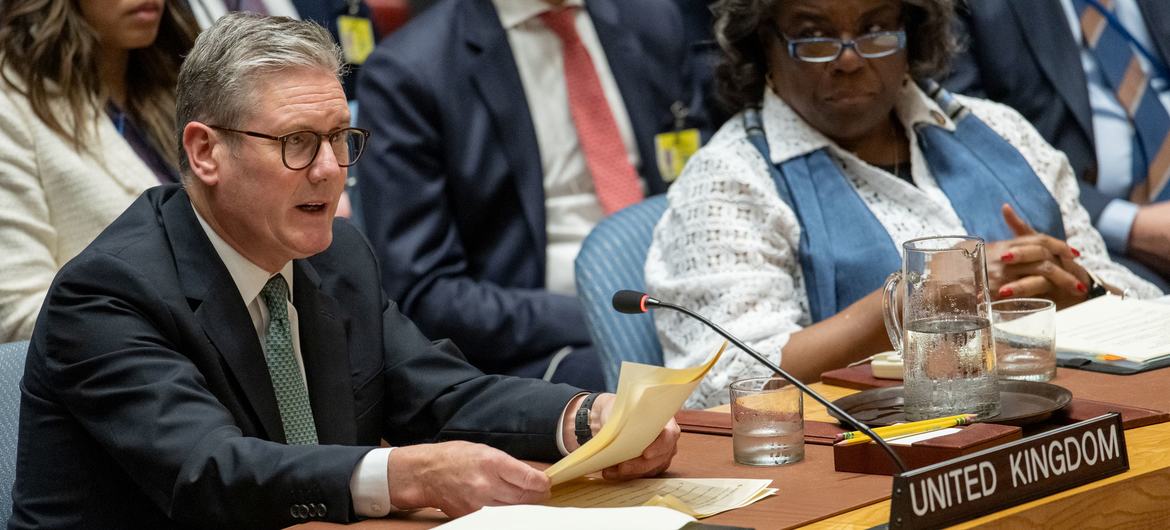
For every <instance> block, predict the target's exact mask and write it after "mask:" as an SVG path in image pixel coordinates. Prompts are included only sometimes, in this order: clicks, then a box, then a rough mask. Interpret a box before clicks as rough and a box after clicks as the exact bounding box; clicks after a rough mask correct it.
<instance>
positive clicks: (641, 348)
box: [576, 195, 666, 391]
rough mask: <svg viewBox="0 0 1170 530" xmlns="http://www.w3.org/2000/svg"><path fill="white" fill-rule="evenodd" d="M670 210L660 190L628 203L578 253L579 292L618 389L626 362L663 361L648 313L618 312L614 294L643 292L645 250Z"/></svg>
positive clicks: (609, 378) (610, 384) (608, 378)
mask: <svg viewBox="0 0 1170 530" xmlns="http://www.w3.org/2000/svg"><path fill="white" fill-rule="evenodd" d="M664 211H666V197H665V196H663V195H657V196H654V197H650V198H649V199H646V200H645V201H642V202H640V203H638V204H635V205H633V206H630V207H628V208H625V209H623V210H621V211H619V212H617V213H615V214H613V215H611V216H609V217H608V218H606V219H605V220H603V221H602V222H601V223H599V224H598V225H597V226H596V227H595V228H594V229H593V231H592V232H590V233H589V236H588V237H586V238H585V242H584V243H582V245H581V252H580V253H578V254H577V261H576V275H577V296H579V297H580V299H581V303H582V305H583V306H584V308H585V322H586V323H588V325H589V335H590V336H591V337H592V338H593V347H594V348H596V349H597V354H598V356H599V357H601V361H602V362H603V363H604V364H605V366H604V367H603V368H604V373H605V384H606V387H607V388H608V389H609V390H610V391H613V390H616V389H617V381H618V372H619V370H620V369H621V364H622V361H633V362H638V363H643V364H655V365H660V366H661V365H662V345H661V344H659V343H658V335H657V333H655V331H654V319H653V317H651V316H650V314H649V313H646V314H641V315H626V314H622V313H618V312H617V311H614V309H613V305H612V300H613V293H615V292H617V291H619V290H622V289H634V290H638V291H643V290H645V289H646V280H645V278H644V277H643V276H644V274H643V270H644V267H645V265H646V253H647V252H648V251H649V250H650V241H651V240H652V239H653V236H654V225H655V224H657V223H658V219H659V218H660V217H662V212H664Z"/></svg>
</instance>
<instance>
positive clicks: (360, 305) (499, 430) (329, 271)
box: [312, 222, 580, 461]
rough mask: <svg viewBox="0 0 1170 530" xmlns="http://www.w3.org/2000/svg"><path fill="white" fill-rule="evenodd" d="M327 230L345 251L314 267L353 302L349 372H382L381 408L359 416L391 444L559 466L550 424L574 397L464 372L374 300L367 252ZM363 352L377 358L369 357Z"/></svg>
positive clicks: (447, 352) (353, 237)
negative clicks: (468, 448)
mask: <svg viewBox="0 0 1170 530" xmlns="http://www.w3.org/2000/svg"><path fill="white" fill-rule="evenodd" d="M334 227H335V228H334V247H336V248H337V249H345V250H344V251H341V252H333V251H331V252H327V253H325V254H322V255H318V256H315V257H314V258H312V261H313V264H314V266H315V267H317V270H318V271H320V272H321V274H322V279H323V283H322V285H326V286H328V289H329V290H330V292H331V295H332V296H334V297H335V298H336V299H338V300H347V301H349V302H350V307H349V308H348V310H349V311H348V312H349V313H350V317H349V318H350V323H349V329H350V334H349V337H348V341H349V344H350V348H351V350H353V351H354V352H355V354H354V355H351V360H350V363H351V368H352V369H355V370H358V371H361V372H366V371H370V372H371V373H381V377H380V378H378V380H377V384H379V385H381V388H380V389H377V390H376V391H375V392H374V394H378V395H380V396H382V399H381V401H380V403H379V404H377V405H375V406H373V407H372V408H371V409H370V410H368V411H367V412H365V413H364V414H368V415H371V416H370V417H376V418H379V421H380V432H378V433H377V434H378V435H380V436H381V437H382V439H384V440H386V441H388V442H389V443H390V444H391V445H407V444H413V443H420V442H437V441H444V440H467V441H472V442H479V443H485V444H488V445H491V446H493V447H496V448H498V449H501V450H503V451H505V452H507V453H509V454H511V455H512V456H515V457H518V458H529V459H535V460H546V461H551V460H555V459H558V458H560V452H559V450H558V449H557V443H556V436H555V433H556V430H557V425H558V422H559V420H560V418H561V412H562V411H563V409H564V407H565V404H566V403H568V402H569V400H570V399H571V398H572V397H573V396H574V395H576V394H577V393H579V392H580V390H579V389H577V388H574V387H571V386H568V385H554V384H550V383H547V382H545V381H540V380H536V379H524V378H517V377H508V376H502V375H485V374H484V373H483V372H481V371H480V370H478V369H476V368H475V367H473V366H471V365H470V364H468V362H467V360H466V359H465V358H464V356H463V354H462V353H461V352H460V351H459V349H458V348H456V347H455V345H454V343H452V342H451V341H449V340H439V341H434V342H432V341H431V340H430V339H428V338H427V337H426V336H424V335H423V334H422V332H420V331H419V330H418V328H416V327H415V325H414V324H413V323H412V322H411V321H410V320H409V319H407V318H406V317H405V316H403V315H402V313H400V312H399V311H398V307H397V306H396V305H395V304H394V302H392V301H390V300H388V299H386V298H385V297H381V296H371V293H374V292H377V290H376V289H371V288H370V287H371V286H376V285H377V282H378V280H377V274H378V272H377V266H376V264H375V263H374V260H373V258H372V255H371V254H370V252H371V251H370V249H369V246H368V245H367V244H366V243H365V242H364V241H362V240H361V237H360V236H359V235H358V234H357V232H356V231H355V230H353V229H352V228H351V227H349V226H347V225H346V224H345V223H342V222H338V223H335V225H334ZM333 271H345V272H344V274H341V275H335V274H334V273H333ZM367 304H368V305H367ZM370 351H381V352H382V355H381V357H380V358H378V357H372V356H370V355H366V353H367V352H370ZM366 363H373V364H366ZM363 393H364V391H363ZM358 407H359V409H364V408H365V407H363V406H362V405H361V404H359V405H358ZM361 422H362V420H361V419H360V418H359V423H361ZM374 438H376V436H374ZM359 439H360V435H359Z"/></svg>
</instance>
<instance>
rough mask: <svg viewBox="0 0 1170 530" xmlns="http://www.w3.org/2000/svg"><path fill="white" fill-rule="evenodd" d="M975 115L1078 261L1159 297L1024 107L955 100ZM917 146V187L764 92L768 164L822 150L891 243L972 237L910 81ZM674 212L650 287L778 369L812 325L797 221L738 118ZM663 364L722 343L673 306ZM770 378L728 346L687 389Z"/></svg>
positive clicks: (718, 388)
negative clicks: (1048, 198) (1018, 159)
mask: <svg viewBox="0 0 1170 530" xmlns="http://www.w3.org/2000/svg"><path fill="white" fill-rule="evenodd" d="M956 97H958V99H959V101H960V102H962V103H963V104H964V105H966V106H967V107H968V108H969V109H970V110H971V112H972V113H973V114H974V115H975V116H978V117H979V119H981V120H983V122H984V123H986V124H987V125H988V127H990V128H991V129H993V130H994V131H995V132H997V133H998V134H999V135H1000V136H1002V137H1003V138H1004V139H1005V140H1007V142H1008V143H1010V144H1011V145H1012V146H1013V147H1015V148H1016V149H1017V150H1018V151H1019V152H1020V154H1021V155H1023V157H1024V159H1025V160H1027V162H1028V165H1029V166H1031V168H1032V170H1033V171H1034V172H1035V173H1036V176H1037V177H1039V178H1040V180H1041V181H1042V182H1043V183H1044V186H1045V187H1046V188H1047V189H1048V191H1049V192H1050V193H1051V194H1052V196H1053V197H1054V198H1055V200H1056V203H1057V204H1058V205H1059V207H1060V214H1061V217H1062V218H1063V220H1064V231H1065V234H1066V240H1067V242H1068V244H1069V245H1071V246H1072V247H1074V248H1076V249H1078V250H1080V252H1081V257H1080V258H1078V260H1077V261H1078V263H1080V265H1081V266H1083V267H1085V268H1086V269H1088V270H1090V271H1093V272H1094V273H1096V274H1097V275H1098V276H1099V277H1101V278H1102V279H1103V280H1104V281H1105V282H1107V283H1108V284H1110V285H1114V286H1117V287H1120V288H1123V289H1129V290H1130V291H1131V292H1132V294H1133V295H1135V296H1138V297H1142V298H1152V297H1154V296H1157V295H1159V294H1160V293H1159V291H1158V289H1157V287H1154V286H1153V285H1151V284H1150V283H1148V282H1146V281H1145V280H1142V279H1141V278H1139V277H1137V276H1136V275H1134V274H1133V273H1132V272H1130V271H1129V270H1128V269H1126V268H1124V267H1122V266H1120V265H1118V264H1116V263H1113V262H1112V261H1110V260H1109V255H1108V254H1107V252H1106V250H1105V244H1104V243H1103V242H1102V241H1101V236H1100V235H1099V234H1098V233H1097V231H1096V230H1094V229H1093V226H1092V224H1091V222H1090V220H1089V214H1088V213H1087V212H1086V211H1085V209H1084V207H1082V206H1081V203H1080V200H1079V195H1080V193H1079V188H1078V187H1077V180H1076V177H1075V176H1074V175H1073V173H1072V168H1071V167H1070V166H1069V164H1068V159H1067V158H1066V157H1065V156H1064V154H1063V153H1061V152H1060V151H1057V150H1056V149H1053V148H1052V146H1050V145H1049V144H1048V142H1045V141H1044V138H1042V137H1041V136H1040V133H1038V132H1036V129H1034V128H1033V127H1032V126H1031V125H1030V124H1028V122H1027V121H1026V120H1024V118H1023V117H1022V116H1020V114H1019V113H1018V112H1016V111H1015V110H1012V109H1011V108H1009V107H1007V106H1004V105H1001V104H999V103H994V102H990V101H986V100H980V99H974V98H967V97H963V96H956ZM895 112H896V114H897V117H898V119H899V120H900V121H901V122H902V125H903V126H904V127H905V130H906V131H911V133H910V134H909V135H908V139H909V141H910V160H911V175H912V178H913V182H914V183H913V184H911V183H909V182H906V181H905V180H902V179H901V178H898V177H896V176H894V175H892V174H890V173H889V172H887V171H885V170H883V169H881V168H878V167H875V166H873V165H870V164H868V163H866V162H865V161H863V160H861V159H860V158H858V157H857V156H856V155H854V154H853V153H851V152H849V151H847V150H845V149H842V148H841V147H840V146H838V145H837V144H835V143H834V142H833V141H832V140H830V139H829V138H827V137H826V136H825V135H823V134H821V133H820V132H819V131H817V130H816V129H814V128H813V127H812V126H810V125H809V124H808V122H806V121H804V120H803V119H802V118H801V117H800V116H799V115H798V114H797V113H796V112H795V111H794V110H792V108H791V107H789V106H788V105H787V104H786V103H785V102H784V101H783V100H781V99H780V98H779V97H777V96H776V95H775V93H773V92H772V91H771V90H765V94H764V101H763V110H762V111H761V113H760V117H761V119H762V120H763V122H764V133H765V135H766V136H767V139H768V145H769V148H770V149H771V155H772V160H771V161H769V162H768V163H769V164H774V163H780V162H784V161H787V160H789V159H792V158H795V157H798V156H802V155H805V154H808V153H811V152H813V151H816V150H818V149H822V148H827V152H828V154H829V156H830V157H831V158H832V159H833V160H834V162H835V163H836V164H837V165H838V166H839V167H840V168H841V172H842V174H843V175H845V177H846V178H847V179H848V180H849V182H850V184H851V185H852V187H853V189H855V190H856V191H857V195H858V196H859V197H860V198H861V200H862V202H864V203H865V204H866V206H868V207H869V210H870V211H871V212H872V213H873V215H874V217H875V218H877V220H878V222H880V223H881V225H882V227H883V228H885V230H886V232H887V233H889V235H890V239H891V241H893V243H894V244H895V245H901V243H902V242H903V241H906V240H909V239H913V238H916V237H925V236H934V235H939V234H965V233H967V232H966V229H965V228H964V227H963V223H962V221H961V220H960V219H959V216H958V214H957V213H955V209H954V207H953V206H952V205H951V202H950V200H949V199H948V198H947V195H946V194H945V193H943V191H942V189H941V188H939V186H938V184H937V183H936V182H935V180H934V177H933V176H932V174H931V172H930V167H929V166H928V165H927V163H926V159H925V157H924V155H923V153H922V150H921V147H920V146H919V144H918V137H917V136H916V135H914V134H913V133H912V131H914V130H915V125H916V124H920V123H929V124H932V125H940V126H942V127H944V128H946V129H948V130H954V127H955V125H954V123H953V122H951V120H949V119H947V118H946V116H945V115H944V114H943V113H942V112H941V111H940V110H939V108H938V105H936V104H935V102H934V100H932V99H930V98H929V97H927V96H926V95H925V94H924V93H922V91H921V90H919V89H918V87H917V85H915V84H914V83H910V82H907V83H905V84H904V86H903V88H902V90H901V92H900V93H899V95H898V101H897V103H896V106H895ZM667 200H668V201H669V204H670V205H669V208H668V209H667V211H666V213H665V214H664V215H663V216H662V219H661V220H660V221H659V222H658V225H657V226H656V227H655V229H654V241H653V243H652V244H651V246H650V251H649V255H648V256H647V258H646V286H647V288H648V291H650V292H652V293H656V295H657V296H658V297H659V298H661V299H663V300H671V301H673V302H674V303H677V304H679V305H681V306H684V307H693V308H696V309H697V310H699V311H700V312H701V313H703V314H704V315H707V316H708V317H709V318H710V319H711V320H714V321H716V322H721V323H723V326H724V327H725V328H727V330H728V331H730V332H732V333H735V334H736V335H739V336H740V337H742V338H743V339H744V341H745V342H747V343H748V344H750V345H752V347H754V348H756V349H757V350H759V351H762V352H768V353H769V354H770V355H772V356H773V357H772V358H773V360H775V361H776V362H777V364H779V363H780V360H781V359H780V357H781V351H782V349H783V348H784V345H785V344H787V342H788V338H789V337H790V336H791V335H792V334H793V333H796V332H798V331H800V330H801V329H803V328H804V327H805V326H808V325H810V324H811V323H812V318H811V316H810V314H809V308H808V294H807V292H806V290H805V286H804V281H805V280H804V276H803V271H802V270H801V267H800V234H801V225H800V221H799V220H798V219H797V217H796V214H795V213H794V212H793V211H792V209H791V208H790V207H789V206H788V205H787V204H786V203H784V201H783V200H781V198H780V195H779V193H777V191H776V185H775V183H774V181H773V180H772V175H771V172H770V169H769V166H768V164H765V162H764V159H763V157H762V156H760V152H759V151H757V150H756V148H755V147H754V146H753V145H752V144H751V143H750V142H749V141H748V139H747V134H746V132H745V131H744V127H743V119H742V114H738V115H736V116H734V117H733V118H732V119H730V120H729V121H728V122H727V123H726V124H724V125H723V127H722V128H720V129H719V132H718V133H716V134H715V136H714V137H713V138H712V139H711V141H710V142H709V143H708V144H707V145H705V146H703V148H702V149H700V150H699V152H698V153H696V154H695V156H694V157H692V158H691V159H690V161H688V162H687V166H686V168H685V169H683V173H682V176H680V177H679V179H678V180H677V181H675V183H674V184H673V185H672V186H671V188H670V190H669V191H668V192H667ZM654 323H655V325H656V327H657V329H658V337H659V339H660V340H661V343H662V349H663V359H664V361H665V364H666V366H668V367H672V368H680V367H686V366H695V365H696V364H699V363H701V362H703V361H704V360H705V359H706V357H707V356H709V355H710V353H711V352H712V351H714V350H715V348H716V347H718V345H719V342H720V341H722V339H721V338H719V337H718V336H716V335H715V334H714V333H713V332H711V331H710V330H708V329H706V328H705V327H703V326H702V325H700V324H699V323H698V322H696V321H695V320H693V319H689V318H685V316H683V315H680V314H679V313H676V312H673V311H659V312H656V313H655V314H654ZM761 375H762V376H767V375H771V374H770V372H768V370H767V369H765V368H763V367H761V366H760V364H759V363H757V362H755V361H754V360H752V359H751V358H750V357H748V356H747V354H745V353H743V352H742V351H741V350H739V349H728V351H727V352H725V353H724V354H723V357H721V358H720V359H719V362H718V363H716V364H715V366H714V367H712V369H711V371H710V372H709V373H708V374H707V376H706V377H704V378H703V381H702V382H701V383H700V384H699V386H698V388H696V389H695V391H694V393H692V394H691V396H690V398H689V399H688V401H687V407H688V408H707V407H711V406H714V405H718V404H720V403H726V402H727V400H728V394H727V385H728V383H730V382H731V381H733V380H735V379H739V378H741V377H756V376H761Z"/></svg>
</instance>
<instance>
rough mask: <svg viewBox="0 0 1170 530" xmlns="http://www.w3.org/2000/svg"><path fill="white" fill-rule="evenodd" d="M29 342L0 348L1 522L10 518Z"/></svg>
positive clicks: (10, 343)
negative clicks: (21, 400)
mask: <svg viewBox="0 0 1170 530" xmlns="http://www.w3.org/2000/svg"><path fill="white" fill-rule="evenodd" d="M27 352H28V341H23V342H9V343H6V344H0V521H3V522H4V526H5V527H7V526H8V518H9V517H11V516H12V482H13V481H15V480H16V433H17V432H18V431H19V430H20V428H19V421H18V420H19V419H20V377H21V376H22V375H24V357H25V354H26V353H27Z"/></svg>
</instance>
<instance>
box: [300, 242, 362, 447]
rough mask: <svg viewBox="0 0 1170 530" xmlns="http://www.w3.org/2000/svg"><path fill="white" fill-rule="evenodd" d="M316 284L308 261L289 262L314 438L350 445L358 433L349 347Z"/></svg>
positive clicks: (332, 305)
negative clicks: (315, 431)
mask: <svg viewBox="0 0 1170 530" xmlns="http://www.w3.org/2000/svg"><path fill="white" fill-rule="evenodd" d="M320 284H321V280H320V278H319V277H318V276H317V272H316V270H314V269H313V266H312V265H310V264H309V262H307V261H304V260H296V261H294V262H293V305H294V306H296V308H297V320H298V322H299V329H300V337H301V357H302V358H303V360H304V362H305V373H306V374H311V375H310V376H309V377H308V385H309V401H310V403H312V407H313V422H314V423H315V424H316V426H317V439H318V441H319V442H320V443H322V444H353V443H355V442H356V441H357V434H356V431H355V426H354V422H353V418H354V403H353V386H352V384H351V382H350V372H349V353H348V352H349V348H347V347H346V339H345V329H344V326H343V325H342V322H341V320H339V318H340V315H341V312H340V310H339V306H338V304H337V302H336V300H334V299H333V298H332V297H330V296H329V295H327V294H325V293H323V292H322V291H321V290H320V289H319V286H320Z"/></svg>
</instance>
